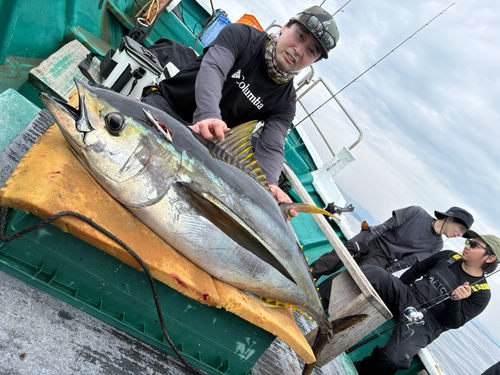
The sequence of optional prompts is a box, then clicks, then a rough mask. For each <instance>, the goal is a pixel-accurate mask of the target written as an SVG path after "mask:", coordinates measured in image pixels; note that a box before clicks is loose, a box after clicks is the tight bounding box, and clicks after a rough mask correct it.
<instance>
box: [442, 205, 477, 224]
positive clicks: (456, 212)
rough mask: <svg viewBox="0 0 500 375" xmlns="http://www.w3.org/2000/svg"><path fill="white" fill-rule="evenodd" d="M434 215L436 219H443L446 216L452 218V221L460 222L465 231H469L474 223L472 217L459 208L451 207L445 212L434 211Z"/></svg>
mask: <svg viewBox="0 0 500 375" xmlns="http://www.w3.org/2000/svg"><path fill="white" fill-rule="evenodd" d="M434 215H435V216H436V218H437V219H445V218H446V217H447V216H449V217H452V218H454V219H457V220H460V221H461V222H462V223H464V225H465V226H466V227H467V229H470V227H471V226H472V224H473V223H474V218H473V217H472V215H471V214H470V213H469V212H467V211H466V210H464V209H463V208H460V207H451V208H449V209H448V211H446V212H440V211H434Z"/></svg>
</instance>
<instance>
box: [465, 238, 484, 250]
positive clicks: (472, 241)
mask: <svg viewBox="0 0 500 375" xmlns="http://www.w3.org/2000/svg"><path fill="white" fill-rule="evenodd" d="M465 244H466V245H469V246H470V247H471V248H472V249H474V248H475V247H477V246H479V247H482V248H483V249H484V250H486V247H484V246H483V245H481V244H480V243H479V242H477V241H474V240H465Z"/></svg>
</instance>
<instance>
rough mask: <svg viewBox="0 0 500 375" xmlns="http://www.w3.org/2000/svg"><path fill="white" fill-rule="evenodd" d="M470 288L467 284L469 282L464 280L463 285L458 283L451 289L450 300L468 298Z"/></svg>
mask: <svg viewBox="0 0 500 375" xmlns="http://www.w3.org/2000/svg"><path fill="white" fill-rule="evenodd" d="M471 293H472V292H471V289H470V286H469V282H468V281H466V282H465V283H464V285H460V286H459V287H458V288H457V289H455V290H454V291H453V293H452V294H451V298H450V299H451V300H452V301H458V300H461V299H464V298H468V297H469V296H470V295H471Z"/></svg>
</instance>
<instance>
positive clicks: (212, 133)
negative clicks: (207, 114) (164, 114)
mask: <svg viewBox="0 0 500 375" xmlns="http://www.w3.org/2000/svg"><path fill="white" fill-rule="evenodd" d="M189 128H191V130H192V131H194V132H195V133H196V134H200V135H201V136H202V137H203V138H205V139H208V140H211V139H212V138H213V137H216V138H217V139H218V140H219V141H223V140H224V132H225V131H227V130H228V127H227V125H226V123H225V122H224V121H222V120H219V119H216V118H207V119H205V120H202V121H198V122H197V123H196V124H194V125H191V126H189Z"/></svg>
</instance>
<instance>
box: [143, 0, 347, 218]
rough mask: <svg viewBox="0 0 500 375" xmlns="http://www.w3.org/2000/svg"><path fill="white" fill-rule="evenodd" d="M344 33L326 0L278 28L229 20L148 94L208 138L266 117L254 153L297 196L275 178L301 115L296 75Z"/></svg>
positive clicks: (283, 198)
mask: <svg viewBox="0 0 500 375" xmlns="http://www.w3.org/2000/svg"><path fill="white" fill-rule="evenodd" d="M338 40H339V31H338V29H337V24H336V23H335V20H334V19H333V16H332V15H331V14H330V13H328V12H326V11H325V10H324V9H323V8H321V7H320V6H313V7H310V8H308V9H306V10H304V11H303V12H300V13H299V14H298V15H297V16H296V17H292V18H291V19H290V20H289V21H288V22H287V23H286V24H285V25H284V26H283V27H282V28H281V29H280V31H279V32H278V33H276V34H271V33H270V34H267V33H265V32H261V31H259V30H257V29H256V28H254V27H250V26H248V25H244V24H239V23H236V24H230V25H228V26H226V27H224V28H223V29H222V30H221V32H220V33H219V35H218V36H217V38H216V39H215V40H214V41H213V42H212V43H210V45H208V46H207V47H205V49H204V50H203V54H202V55H200V56H199V57H197V58H196V59H195V60H193V61H192V62H191V63H190V64H189V65H188V66H186V67H185V68H184V69H182V70H181V71H180V72H179V73H178V74H177V75H175V76H174V77H172V78H170V79H167V80H164V81H162V82H160V84H159V85H158V87H157V88H152V89H151V90H149V92H147V94H146V96H145V97H144V98H143V99H142V100H143V101H144V102H145V103H148V104H151V105H153V106H155V107H158V108H160V109H162V110H163V111H165V112H167V113H169V114H170V115H171V116H172V117H175V118H177V119H178V120H179V121H181V122H183V123H185V124H187V125H190V128H191V129H192V130H193V131H194V132H195V133H198V134H201V135H202V136H203V137H204V138H206V139H209V140H210V139H212V138H213V137H217V138H218V139H219V140H223V139H224V131H226V130H227V129H228V128H232V127H234V126H237V125H240V124H242V123H245V122H248V121H253V120H259V121H263V122H264V126H263V128H262V130H261V133H260V135H259V136H258V137H254V138H252V147H253V149H254V152H255V157H256V159H257V161H258V162H259V166H260V167H261V168H262V171H263V172H264V174H265V175H266V178H267V181H268V183H269V186H270V188H271V191H272V193H273V197H274V198H275V199H276V200H277V201H278V202H291V200H290V198H289V197H288V196H287V195H286V194H285V193H284V192H283V191H282V190H281V189H280V188H279V187H278V186H277V185H278V177H279V175H280V173H281V170H282V168H283V162H284V150H283V147H284V144H285V137H286V135H287V132H288V129H289V127H290V124H291V122H292V120H293V118H294V117H295V102H296V95H295V88H294V86H293V78H294V77H295V76H296V75H297V74H298V73H299V72H300V70H301V69H304V68H306V67H308V66H310V65H311V64H313V63H314V62H317V61H319V60H321V59H327V58H328V53H329V52H330V51H331V50H332V49H333V48H334V47H335V46H336V45H337V42H338ZM290 214H291V215H292V216H296V215H297V213H296V212H295V211H294V212H291V213H290Z"/></svg>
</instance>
